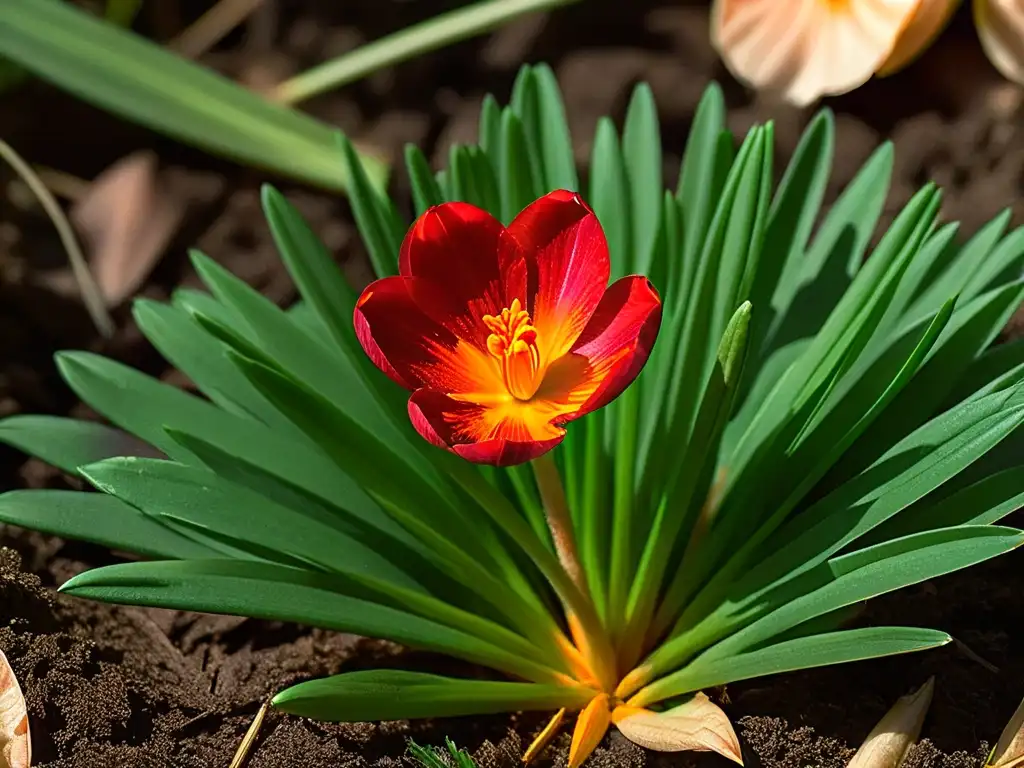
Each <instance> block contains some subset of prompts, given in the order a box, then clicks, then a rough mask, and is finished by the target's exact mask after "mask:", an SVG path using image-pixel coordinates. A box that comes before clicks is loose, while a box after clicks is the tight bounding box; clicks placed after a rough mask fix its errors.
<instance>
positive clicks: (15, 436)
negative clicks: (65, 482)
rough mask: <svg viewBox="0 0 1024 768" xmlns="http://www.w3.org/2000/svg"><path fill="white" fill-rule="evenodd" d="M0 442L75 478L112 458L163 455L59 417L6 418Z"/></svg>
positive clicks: (0, 423)
mask: <svg viewBox="0 0 1024 768" xmlns="http://www.w3.org/2000/svg"><path fill="white" fill-rule="evenodd" d="M0 442H3V443H6V444H7V445H10V446H13V447H14V448H17V449H18V450H19V451H24V452H25V453H27V454H29V455H30V456H35V457H36V458H39V459H42V460H43V461H45V462H46V463H47V464H52V465H53V466H55V467H57V468H58V469H62V470H64V471H65V472H68V473H70V474H77V473H78V468H79V467H80V466H82V465H83V464H91V463H92V462H94V461H99V460H100V459H108V458H110V457H111V456H149V457H151V458H159V457H160V456H162V455H163V454H161V453H160V451H158V450H156V449H155V448H153V447H152V446H151V445H148V444H146V443H145V442H143V441H142V440H139V439H138V438H137V437H135V436H133V435H130V434H128V433H127V432H122V431H121V430H119V429H112V428H111V427H107V426H104V425H103V424H99V423H97V422H95V421H81V420H79V419H67V418H63V417H60V416H31V415H24V414H23V415H18V416H8V417H7V418H6V419H2V420H0Z"/></svg>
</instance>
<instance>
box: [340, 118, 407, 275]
mask: <svg viewBox="0 0 1024 768" xmlns="http://www.w3.org/2000/svg"><path fill="white" fill-rule="evenodd" d="M336 144H337V146H338V147H340V149H341V167H342V168H344V169H345V173H346V175H347V177H348V179H349V185H348V186H349V188H348V195H349V200H351V202H352V213H353V214H354V215H355V219H356V225H357V226H358V227H359V235H360V236H361V237H362V239H363V242H364V243H365V244H366V249H367V251H368V252H369V255H370V262H371V263H372V264H373V269H374V272H376V273H377V277H387V276H388V275H395V274H398V250H399V247H400V246H401V244H402V241H401V234H397V235H396V232H395V226H394V221H393V219H392V212H391V211H390V209H389V206H390V205H391V203H390V201H389V200H386V199H385V198H384V196H383V194H382V193H381V192H379V191H378V189H377V187H376V186H374V184H373V182H372V181H371V179H370V175H369V172H368V170H367V168H366V165H365V163H364V162H363V160H362V158H360V157H359V155H358V154H357V153H356V150H355V148H354V147H353V146H352V142H350V141H349V140H348V139H346V138H345V137H344V136H342V135H341V134H337V136H336ZM335 162H337V161H336V160H335Z"/></svg>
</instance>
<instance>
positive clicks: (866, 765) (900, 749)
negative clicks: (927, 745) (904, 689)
mask: <svg viewBox="0 0 1024 768" xmlns="http://www.w3.org/2000/svg"><path fill="white" fill-rule="evenodd" d="M934 690H935V678H934V677H930V678H928V682H927V683H925V684H924V685H922V686H921V687H920V688H918V689H917V690H916V691H914V692H912V693H908V694H907V695H906V696H903V697H901V698H900V699H899V701H897V702H896V703H895V704H894V705H893V707H892V709H890V710H889V711H888V712H886V714H885V717H883V718H882V719H881V720H879V721H878V725H876V726H875V727H874V730H872V731H871V733H869V734H868V737H867V738H866V739H865V740H864V743H863V744H861V747H860V749H858V750H857V754H855V755H854V756H853V759H852V760H851V761H850V764H849V766H848V767H847V768H899V766H900V764H901V763H902V762H903V759H904V758H905V757H906V756H907V752H909V751H910V748H911V747H912V746H914V742H915V741H917V737H918V735H919V734H920V733H921V726H922V725H923V724H924V718H925V715H926V714H928V707H929V705H931V703H932V693H933V692H934Z"/></svg>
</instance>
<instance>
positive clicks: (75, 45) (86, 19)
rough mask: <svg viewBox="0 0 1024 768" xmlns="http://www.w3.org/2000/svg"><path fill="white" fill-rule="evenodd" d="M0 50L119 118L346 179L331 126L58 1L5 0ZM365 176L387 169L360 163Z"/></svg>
mask: <svg viewBox="0 0 1024 768" xmlns="http://www.w3.org/2000/svg"><path fill="white" fill-rule="evenodd" d="M0 55H3V56H5V57H8V58H10V59H12V60H14V61H16V62H18V63H19V64H21V65H22V66H24V67H26V68H27V69H29V70H31V71H32V72H34V73H35V74H36V75H38V76H40V77H42V78H43V79H45V80H48V81H50V82H52V83H54V84H56V85H57V86H59V87H61V88H64V89H66V90H68V91H71V92H72V93H74V94H76V95H78V96H80V97H82V98H84V99H85V100H87V101H89V102H90V103H92V104H95V105H97V106H99V107H101V108H103V109H107V110H110V111H111V112H114V113H116V114H118V115H121V116H122V117H125V118H127V119H129V120H133V121H135V122H138V123H140V124H142V125H145V126H147V127H149V128H153V129H155V130H157V131H160V132H162V133H165V134H167V135H169V136H172V137H174V138H177V139H180V140H182V141H185V142H187V143H190V144H193V145H195V146H198V147H201V148H203V149H207V150H210V151H212V152H214V153H216V154H219V155H223V156H224V157H228V158H233V159H236V160H240V161H241V162H244V163H247V164H250V165H253V166H256V167H260V168H267V169H269V170H272V171H275V172H277V173H282V174H284V175H286V176H291V177H293V178H296V179H301V180H303V181H308V182H310V183H312V184H316V185H319V186H322V187H324V188H326V189H332V190H341V189H343V188H344V187H345V186H346V185H347V177H346V175H345V173H344V172H343V169H342V168H341V167H340V166H339V165H338V163H337V161H336V154H335V149H334V134H335V130H334V129H333V128H331V127H330V126H328V125H325V124H324V123H321V122H319V121H317V120H314V119H313V118H311V117H309V116H308V115H305V114H303V113H301V112H298V111H296V110H294V109H289V108H287V107H284V106H281V105H279V104H274V103H273V102H270V101H268V100H266V99H264V98H262V97H260V96H259V95H257V94H256V93H254V92H252V91H250V90H248V89H246V88H243V87H242V86H240V85H237V84H236V83H233V82H231V81H230V80H228V79H227V78H225V77H222V76H221V75H218V74H216V73H215V72H212V71H210V70H208V69H206V68H204V67H201V66H199V65H197V64H195V63H193V62H191V61H188V60H187V59H184V58H182V57H180V56H176V55H174V54H173V53H172V52H170V51H169V50H166V49H165V48H162V47H160V46H159V45H156V44H155V43H153V42H151V41H149V40H146V39H145V38H143V37H140V36H138V35H135V34H133V33H131V32H130V31H127V30H124V29H121V28H119V27H117V26H116V25H113V24H110V23H107V22H104V21H102V20H100V19H97V18H95V17H93V16H92V15H91V14H89V13H87V12H86V11H84V10H81V9H79V8H76V7H75V6H74V5H73V4H70V3H64V2H58V1H57V0H4V20H3V24H0ZM364 163H365V167H366V173H367V176H366V178H367V182H368V183H372V184H373V185H376V186H379V185H380V184H381V183H382V182H383V179H384V167H383V165H382V164H381V163H380V162H379V161H378V160H370V159H366V160H364Z"/></svg>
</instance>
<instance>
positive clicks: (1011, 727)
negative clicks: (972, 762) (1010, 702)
mask: <svg viewBox="0 0 1024 768" xmlns="http://www.w3.org/2000/svg"><path fill="white" fill-rule="evenodd" d="M1021 762H1024V701H1022V702H1021V703H1020V706H1018V707H1017V711H1016V712H1014V713H1013V717H1011V718H1010V722H1008V723H1007V724H1006V727H1005V728H1003V732H1002V734H1001V735H1000V736H999V741H998V742H996V748H995V749H994V750H992V756H991V757H990V758H989V761H988V765H990V766H992V768H1009V767H1010V766H1011V765H1012V766H1016V765H1019V764H1021Z"/></svg>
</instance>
